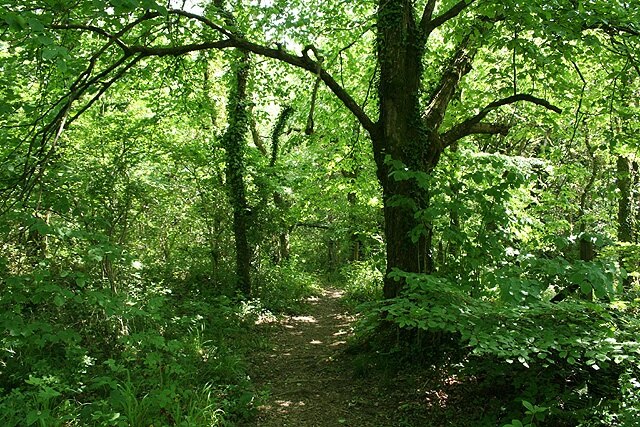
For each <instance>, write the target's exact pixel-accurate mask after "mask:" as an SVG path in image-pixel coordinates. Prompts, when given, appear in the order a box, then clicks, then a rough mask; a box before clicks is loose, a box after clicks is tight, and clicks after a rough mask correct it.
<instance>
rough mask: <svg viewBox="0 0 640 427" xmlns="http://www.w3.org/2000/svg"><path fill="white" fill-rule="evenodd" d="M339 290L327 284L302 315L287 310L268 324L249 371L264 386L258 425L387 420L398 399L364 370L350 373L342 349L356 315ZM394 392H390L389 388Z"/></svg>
mask: <svg viewBox="0 0 640 427" xmlns="http://www.w3.org/2000/svg"><path fill="white" fill-rule="evenodd" d="M341 296H342V295H341V292H340V291H338V290H336V289H325V290H324V291H323V292H322V295H321V296H319V297H315V298H312V299H311V300H310V301H309V305H308V309H307V310H306V311H305V313H304V314H303V315H297V316H288V317H285V318H283V319H280V320H278V321H274V322H272V323H270V324H265V325H264V326H263V327H265V328H269V329H271V330H270V331H265V332H266V333H267V334H268V336H269V337H268V339H269V343H270V345H269V346H268V347H270V348H268V349H267V350H265V351H263V352H260V353H258V354H255V355H254V356H253V357H252V360H251V364H252V366H251V368H250V373H251V377H252V379H253V381H254V383H255V384H256V386H257V387H258V390H266V392H267V396H266V397H265V399H264V400H265V402H264V404H263V405H262V406H261V407H260V408H259V414H258V417H257V419H256V420H255V421H254V423H253V424H252V425H253V426H256V427H276V426H277V427H286V426H290V427H325V426H352V427H365V426H372V427H373V426H391V425H397V424H396V423H395V422H392V418H393V416H394V412H395V410H396V409H397V408H398V403H399V402H397V401H394V400H395V399H393V398H391V399H390V396H389V392H388V390H385V388H387V387H388V386H389V384H387V387H383V386H382V385H381V384H378V383H377V381H375V380H373V381H372V378H368V375H366V373H365V375H359V376H358V377H356V376H354V369H353V363H352V362H351V360H350V357H349V356H348V355H346V354H345V353H344V349H345V348H346V341H347V338H348V337H349V336H350V335H351V333H352V324H353V321H354V318H353V316H352V315H350V314H349V313H348V312H347V310H346V308H345V307H344V306H343V305H342V303H341V301H340V297H341ZM391 394H392V393H391Z"/></svg>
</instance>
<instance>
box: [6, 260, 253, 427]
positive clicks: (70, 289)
mask: <svg viewBox="0 0 640 427" xmlns="http://www.w3.org/2000/svg"><path fill="white" fill-rule="evenodd" d="M77 277H78V276H76V280H73V278H71V277H69V276H68V275H64V276H54V275H51V274H49V273H47V272H45V271H42V270H36V271H34V273H33V274H32V275H31V276H14V277H8V278H6V281H5V286H6V289H7V293H6V294H5V295H4V297H3V298H2V301H1V302H2V316H1V317H0V324H2V327H3V330H6V331H7V332H6V334H4V335H3V336H2V341H1V346H2V347H1V348H2V353H3V363H2V369H1V370H0V387H1V388H2V390H3V391H4V393H3V396H2V398H1V399H0V417H2V419H3V425H8V426H9V425H23V424H22V423H23V421H24V420H27V421H26V422H27V425H33V424H34V423H36V422H37V423H39V424H38V425H65V424H64V423H65V422H70V421H74V422H79V423H81V424H83V425H132V426H133V425H136V426H147V425H149V424H150V423H159V424H172V423H174V422H179V423H181V424H180V425H199V426H200V425H202V426H204V425H210V426H214V425H222V424H223V423H224V422H225V420H231V419H237V418H238V417H240V418H242V417H245V416H248V415H250V409H248V408H249V406H248V405H250V404H251V399H248V400H247V398H246V397H243V396H245V393H246V390H247V388H246V384H245V376H244V373H243V369H242V365H241V364H240V363H239V360H238V356H236V355H235V354H234V353H235V352H236V351H238V349H239V348H241V347H238V344H232V342H233V340H234V338H233V337H234V336H238V337H239V336H241V334H243V333H244V328H245V326H242V321H241V320H240V318H239V317H238V312H237V311H236V309H234V308H232V306H231V305H230V304H231V303H230V301H229V300H225V299H218V300H213V299H210V300H209V301H208V302H207V303H206V304H205V303H204V302H203V303H202V304H200V305H199V306H194V305H193V304H192V303H191V302H189V301H188V300H187V301H183V302H180V301H172V299H171V297H170V293H169V292H170V291H169V290H168V289H165V288H162V287H160V286H154V287H152V288H147V290H146V292H145V293H144V294H141V293H139V292H136V291H135V288H132V289H130V290H128V291H127V292H119V293H114V292H112V291H111V290H109V289H103V288H100V287H96V285H95V284H93V283H83V284H82V286H80V285H78V283H79V281H78V280H77ZM236 342H237V343H240V342H241V341H237V340H236ZM241 345H248V343H244V344H241ZM194 379H197V380H195V381H194Z"/></svg>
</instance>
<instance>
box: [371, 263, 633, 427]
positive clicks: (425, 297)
mask: <svg viewBox="0 0 640 427" xmlns="http://www.w3.org/2000/svg"><path fill="white" fill-rule="evenodd" d="M394 277H397V278H400V277H402V278H404V279H405V280H406V281H407V283H408V289H407V290H406V292H405V293H404V294H403V295H402V296H400V297H398V298H396V299H393V300H389V301H386V302H383V303H381V304H380V305H379V307H378V308H377V309H375V310H374V311H373V313H374V315H375V316H377V317H378V318H380V317H379V316H381V315H384V319H385V321H388V322H392V323H393V324H395V325H397V327H398V328H400V329H403V330H416V331H423V332H426V333H428V334H439V335H442V334H445V335H446V336H449V337H452V338H453V339H454V340H455V341H456V342H457V343H458V346H457V347H458V348H462V349H464V352H463V353H461V354H456V355H452V356H453V357H454V361H456V360H457V361H458V362H459V363H462V365H461V366H463V372H464V373H465V375H474V376H478V375H480V376H483V377H485V378H487V381H489V382H495V381H500V382H503V383H504V384H505V385H504V387H505V390H504V392H505V393H507V392H508V393H510V394H513V397H520V398H521V399H523V400H527V401H531V399H533V400H534V401H536V402H541V403H542V406H544V407H545V408H548V410H549V414H550V416H552V417H555V418H554V419H561V418H562V419H566V420H573V421H571V422H576V421H579V420H584V419H586V418H587V417H588V414H593V413H597V412H598V411H600V410H602V409H606V410H611V409H612V408H614V410H615V408H619V409H621V408H620V407H619V402H624V404H623V405H627V407H636V408H637V405H636V403H634V400H633V399H634V398H633V396H631V395H630V396H627V397H626V398H625V397H624V396H623V395H622V394H621V392H620V390H619V389H618V381H625V378H627V377H625V376H623V375H622V373H623V372H625V371H628V370H632V371H634V372H635V371H637V369H638V368H637V367H638V365H639V362H640V346H639V345H638V343H637V342H636V340H635V336H636V335H637V333H638V332H639V331H640V323H638V321H637V319H636V317H635V315H634V313H635V310H636V308H633V307H635V304H631V305H625V304H621V303H611V304H603V303H592V302H588V301H579V300H565V301H562V302H559V303H550V302H546V301H544V300H542V299H540V298H534V299H531V300H528V301H527V302H526V303H524V304H518V305H511V304H502V303H500V302H499V301H492V300H489V299H486V300H484V299H478V298H472V297H470V296H469V295H468V294H466V293H465V292H464V291H462V290H461V289H460V288H459V287H458V286H456V285H455V284H453V283H451V282H449V281H448V280H446V279H443V278H438V277H435V276H425V275H415V274H407V273H400V272H396V273H394ZM374 325H375V322H374ZM373 327H375V326H373ZM626 381H627V382H628V381H629V380H628V378H627V379H626ZM627 390H629V389H628V388H627ZM627 393H628V392H627ZM625 399H630V400H625ZM569 408H571V409H569ZM534 409H536V407H534ZM527 410H528V411H529V412H531V413H529V414H527V415H528V416H530V418H528V419H527V423H530V424H531V423H532V422H533V421H534V420H535V419H537V417H539V416H540V415H542V414H543V413H544V411H543V410H542V409H540V408H538V409H537V410H535V411H534V410H532V409H531V408H528V407H527ZM514 411H515V410H514ZM515 413H516V412H514V415H515ZM534 413H535V415H534ZM517 422H518V421H515V422H514V425H518V424H517ZM523 424H525V425H526V423H523ZM534 424H535V423H534Z"/></svg>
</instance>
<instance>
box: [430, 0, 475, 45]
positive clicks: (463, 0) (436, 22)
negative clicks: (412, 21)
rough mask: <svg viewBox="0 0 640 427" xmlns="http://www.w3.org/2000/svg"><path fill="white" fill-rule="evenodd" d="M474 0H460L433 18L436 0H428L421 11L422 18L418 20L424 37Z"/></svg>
mask: <svg viewBox="0 0 640 427" xmlns="http://www.w3.org/2000/svg"><path fill="white" fill-rule="evenodd" d="M474 1H475V0H460V1H459V2H458V3H456V4H454V5H453V6H451V8H450V9H449V10H447V11H446V12H443V13H442V14H440V15H438V16H436V17H435V18H433V11H434V9H435V4H436V2H435V0H428V1H427V4H426V6H425V8H424V12H423V13H422V20H421V21H420V29H421V30H422V32H423V34H424V36H425V38H426V37H428V36H429V34H431V32H432V31H433V30H435V29H436V28H438V27H439V26H441V25H442V24H444V23H446V22H447V21H450V20H452V19H453V18H455V17H456V16H458V15H459V14H460V13H462V11H463V10H465V9H466V8H468V7H469V6H471V4H472V3H473V2H474Z"/></svg>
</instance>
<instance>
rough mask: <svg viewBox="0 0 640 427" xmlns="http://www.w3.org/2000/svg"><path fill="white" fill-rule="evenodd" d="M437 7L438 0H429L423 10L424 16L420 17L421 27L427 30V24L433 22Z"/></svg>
mask: <svg viewBox="0 0 640 427" xmlns="http://www.w3.org/2000/svg"><path fill="white" fill-rule="evenodd" d="M435 8H436V0H428V1H427V4H426V5H425V6H424V10H423V11H422V18H421V19H420V29H422V31H424V32H426V30H427V26H428V25H429V24H430V23H431V18H433V11H434V10H435Z"/></svg>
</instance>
